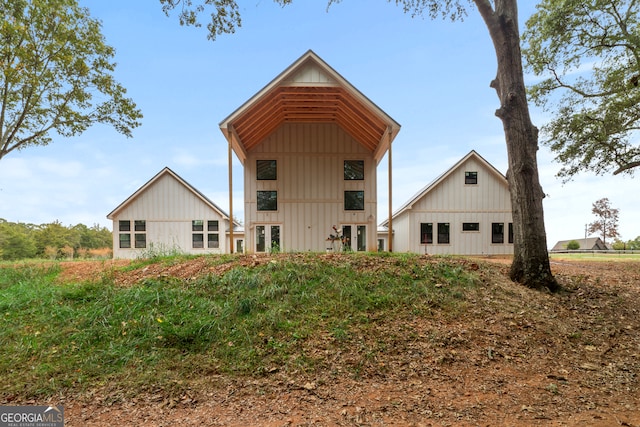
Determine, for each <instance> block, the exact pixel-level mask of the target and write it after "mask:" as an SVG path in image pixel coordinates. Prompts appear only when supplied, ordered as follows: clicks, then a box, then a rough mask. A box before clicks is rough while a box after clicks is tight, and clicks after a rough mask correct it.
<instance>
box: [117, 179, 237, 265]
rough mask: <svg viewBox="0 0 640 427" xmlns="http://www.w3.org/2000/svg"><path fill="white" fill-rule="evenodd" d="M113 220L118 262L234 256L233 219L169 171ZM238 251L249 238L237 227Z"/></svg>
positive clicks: (128, 201)
mask: <svg viewBox="0 0 640 427" xmlns="http://www.w3.org/2000/svg"><path fill="white" fill-rule="evenodd" d="M107 218H108V219H110V220H112V221H113V257H114V258H138V257H145V256H149V255H154V254H168V253H174V252H176V253H187V254H211V253H226V252H229V250H228V248H229V246H230V243H229V237H230V236H229V235H230V233H229V230H230V227H229V223H230V220H229V218H230V217H229V215H227V214H226V213H225V212H224V211H222V209H220V208H219V207H218V206H217V205H216V204H215V203H213V202H212V201H211V200H209V199H208V198H207V197H205V196H204V195H203V194H202V193H200V192H199V191H198V190H196V189H195V188H194V187H192V186H191V185H190V184H189V183H187V182H186V181H185V180H184V179H182V178H181V177H180V176H178V174H176V173H175V172H173V171H172V170H171V169H169V168H167V167H165V168H164V169H162V170H161V171H160V172H159V173H158V174H157V175H155V176H154V177H153V178H151V180H149V181H148V182H147V183H146V184H144V185H143V186H142V187H140V188H139V189H138V190H137V191H136V192H135V193H133V194H132V195H131V196H129V197H128V198H127V199H126V200H125V201H124V202H122V203H121V204H120V205H119V206H118V207H117V208H115V209H114V210H113V211H112V212H111V213H110V214H109V215H107ZM233 228H234V229H235V230H234V231H235V234H234V236H235V237H234V239H236V241H235V242H234V243H235V246H236V247H237V248H238V250H240V249H241V247H242V243H243V241H242V240H243V233H242V230H241V229H240V228H239V224H238V223H236V222H235V221H234V222H233Z"/></svg>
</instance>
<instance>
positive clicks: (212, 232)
mask: <svg viewBox="0 0 640 427" xmlns="http://www.w3.org/2000/svg"><path fill="white" fill-rule="evenodd" d="M219 228H220V226H219V222H218V221H207V231H208V232H209V233H208V234H207V247H208V248H209V249H218V248H219V247H220V235H219V234H218V231H219Z"/></svg>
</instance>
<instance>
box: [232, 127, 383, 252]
mask: <svg viewBox="0 0 640 427" xmlns="http://www.w3.org/2000/svg"><path fill="white" fill-rule="evenodd" d="M258 159H262V160H276V161H277V174H278V175H277V180H275V181H263V180H261V181H258V180H257V179H256V160H258ZM347 159H353V160H364V164H365V179H364V180H362V181H345V180H344V160H347ZM244 182H245V187H244V197H245V234H246V236H245V237H246V250H247V251H248V252H252V251H254V248H255V226H256V225H262V224H266V225H270V224H275V225H280V226H281V243H280V246H281V248H282V250H285V251H324V250H325V249H326V248H327V247H328V245H329V244H328V242H327V240H326V239H327V237H328V236H329V234H330V233H331V232H332V230H331V227H332V226H333V225H336V226H341V225H343V224H350V225H366V226H367V248H368V250H372V251H375V250H376V247H377V238H376V198H377V194H376V191H377V189H376V164H375V161H374V159H373V155H372V153H371V152H369V151H368V150H366V149H365V148H364V147H363V146H362V145H361V144H359V143H358V142H357V141H355V140H354V139H353V138H352V137H351V136H349V135H348V134H347V133H345V132H344V131H343V130H342V129H341V128H340V127H339V126H337V125H334V124H300V123H295V124H293V123H292V124H283V125H282V126H280V127H279V128H278V129H277V130H276V131H275V132H274V133H273V134H272V135H270V136H269V137H268V138H266V139H265V140H264V142H262V143H261V144H260V145H259V146H257V147H256V148H255V149H254V150H252V151H251V152H250V153H248V156H247V161H246V162H245V168H244ZM261 190H275V191H277V192H278V210H277V211H273V212H259V211H257V196H256V195H257V191H261ZM347 190H364V195H365V209H364V210H363V211H345V210H344V191H347Z"/></svg>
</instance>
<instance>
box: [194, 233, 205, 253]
mask: <svg viewBox="0 0 640 427" xmlns="http://www.w3.org/2000/svg"><path fill="white" fill-rule="evenodd" d="M192 243H193V245H192V246H193V248H195V249H200V248H204V234H200V233H197V234H192Z"/></svg>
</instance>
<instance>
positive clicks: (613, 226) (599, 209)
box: [588, 197, 620, 245]
mask: <svg viewBox="0 0 640 427" xmlns="http://www.w3.org/2000/svg"><path fill="white" fill-rule="evenodd" d="M591 213H593V214H594V215H595V216H596V217H598V218H597V219H596V220H595V221H593V222H592V223H590V224H589V229H588V231H589V234H594V233H598V234H599V235H600V237H602V241H603V243H604V244H605V245H606V244H607V237H611V238H613V239H615V238H616V237H620V234H619V233H618V214H619V213H620V210H619V209H614V208H612V207H611V203H610V202H609V199H607V198H606V197H605V198H604V199H600V200H597V201H596V202H595V203H594V204H593V205H592V208H591Z"/></svg>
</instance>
